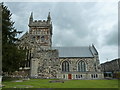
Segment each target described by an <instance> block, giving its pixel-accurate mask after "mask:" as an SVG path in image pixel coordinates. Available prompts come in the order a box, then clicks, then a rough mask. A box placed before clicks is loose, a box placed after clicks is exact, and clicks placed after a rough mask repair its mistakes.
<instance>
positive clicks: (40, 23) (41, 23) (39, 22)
mask: <svg viewBox="0 0 120 90" xmlns="http://www.w3.org/2000/svg"><path fill="white" fill-rule="evenodd" d="M29 26H50V23H49V22H48V21H47V20H34V21H33V22H31V23H29Z"/></svg>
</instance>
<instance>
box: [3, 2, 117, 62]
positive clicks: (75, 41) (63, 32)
mask: <svg viewBox="0 0 120 90" xmlns="http://www.w3.org/2000/svg"><path fill="white" fill-rule="evenodd" d="M5 5H7V6H8V7H9V9H10V11H11V12H12V20H13V21H15V27H16V28H17V29H18V30H23V31H24V32H23V33H25V32H26V31H28V30H29V28H28V20H29V17H30V13H31V12H33V16H34V20H41V19H42V20H43V19H45V20H46V19H47V16H48V12H49V11H50V13H51V18H52V23H53V38H52V41H53V46H73V47H75V46H89V45H91V44H92V43H93V44H94V45H95V47H96V48H97V50H98V52H99V58H100V62H101V63H103V62H106V61H107V59H108V61H110V60H112V59H116V58H118V3H117V2H109V3H108V2H45V3H43V2H31V3H30V2H26V3H25V2H21V3H20V2H16V3H15V2H9V3H8V2H6V3H5Z"/></svg>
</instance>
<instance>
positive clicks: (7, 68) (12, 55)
mask: <svg viewBox="0 0 120 90" xmlns="http://www.w3.org/2000/svg"><path fill="white" fill-rule="evenodd" d="M11 15H12V13H11V12H10V10H9V9H8V7H7V6H5V5H4V4H3V3H2V70H3V72H13V71H16V70H18V69H19V67H20V65H21V62H23V61H24V60H25V57H26V54H25V50H22V49H18V48H17V45H16V42H17V41H18V40H19V39H18V38H17V37H16V36H17V34H20V33H21V32H20V31H17V30H16V29H15V27H14V26H13V25H14V22H13V21H12V20H11Z"/></svg>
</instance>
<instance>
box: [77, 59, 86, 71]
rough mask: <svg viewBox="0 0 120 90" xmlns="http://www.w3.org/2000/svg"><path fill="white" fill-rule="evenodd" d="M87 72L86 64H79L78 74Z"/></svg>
mask: <svg viewBox="0 0 120 90" xmlns="http://www.w3.org/2000/svg"><path fill="white" fill-rule="evenodd" d="M85 71H86V64H85V62H84V61H79V62H78V72H85Z"/></svg>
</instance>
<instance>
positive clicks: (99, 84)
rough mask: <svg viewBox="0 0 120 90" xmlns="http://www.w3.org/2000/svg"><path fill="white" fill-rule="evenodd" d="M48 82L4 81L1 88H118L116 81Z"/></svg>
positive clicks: (45, 80)
mask: <svg viewBox="0 0 120 90" xmlns="http://www.w3.org/2000/svg"><path fill="white" fill-rule="evenodd" d="M49 80H50V79H30V80H28V81H23V82H12V81H4V82H3V83H2V84H3V85H5V87H3V88H118V80H66V81H65V82H64V83H60V82H59V83H49Z"/></svg>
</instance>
